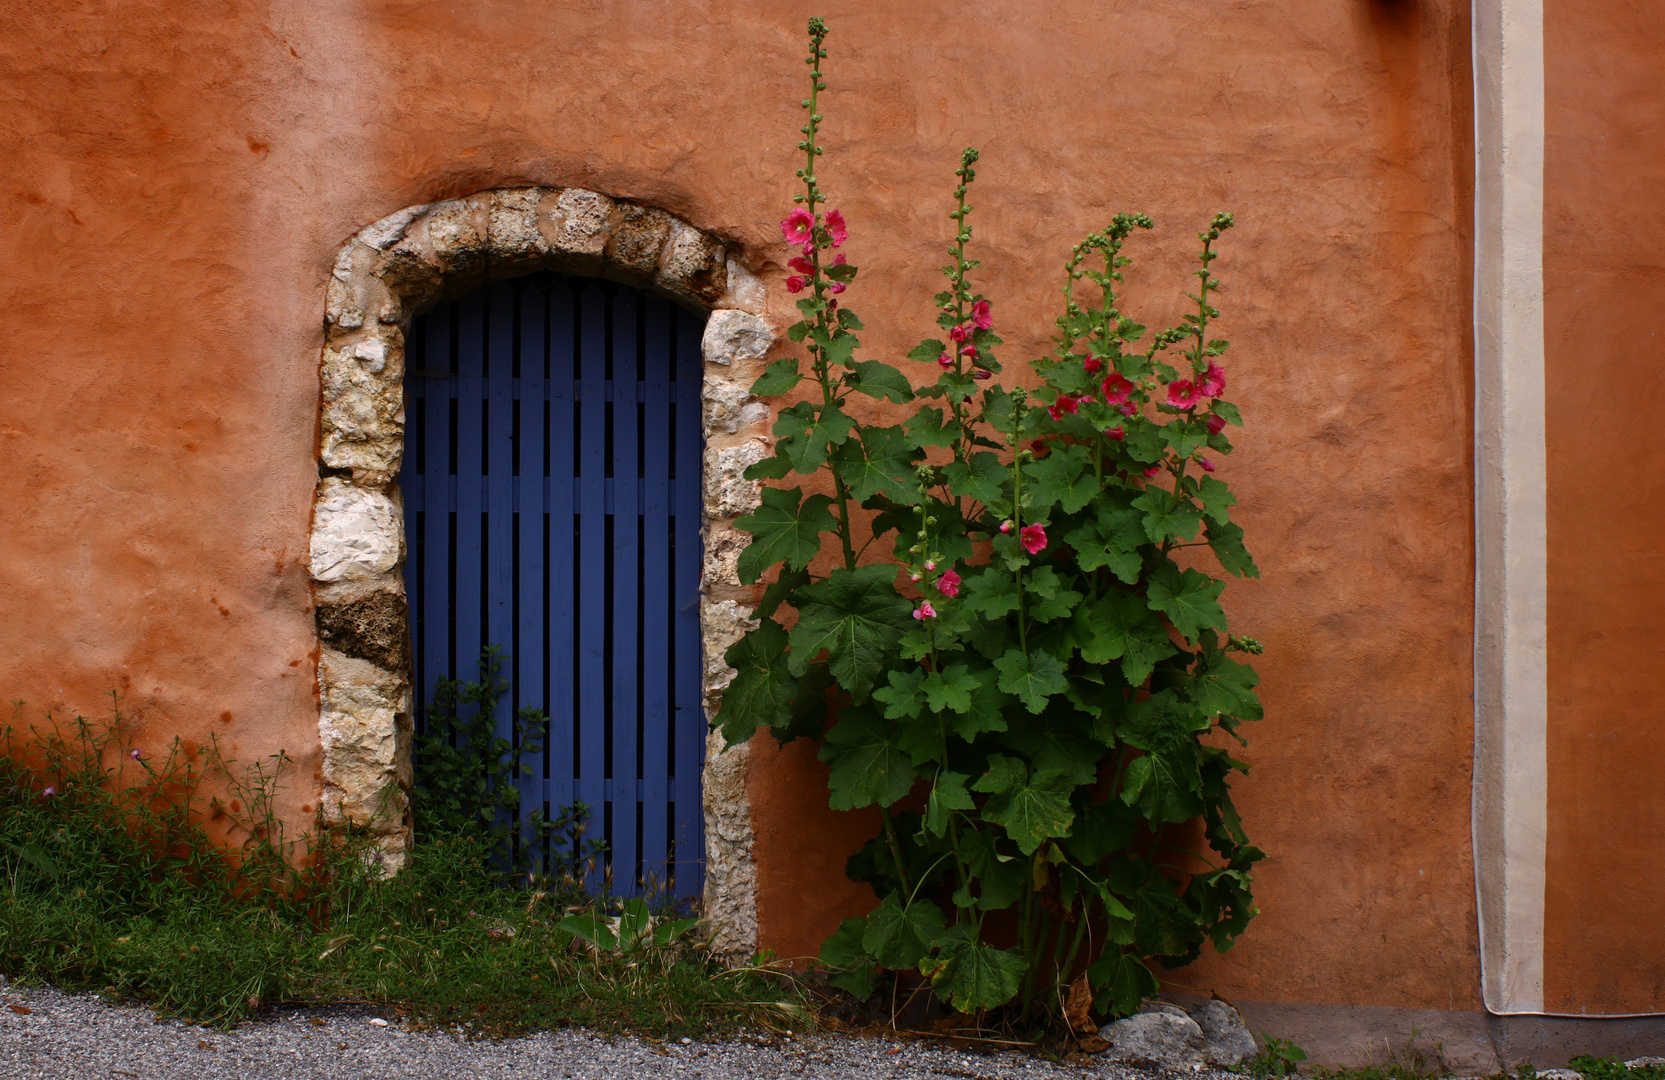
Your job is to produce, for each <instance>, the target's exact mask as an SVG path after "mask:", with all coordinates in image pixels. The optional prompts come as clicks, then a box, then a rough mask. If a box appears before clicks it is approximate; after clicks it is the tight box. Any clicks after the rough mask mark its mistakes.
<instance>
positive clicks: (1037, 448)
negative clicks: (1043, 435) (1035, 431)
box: [1029, 439, 1052, 460]
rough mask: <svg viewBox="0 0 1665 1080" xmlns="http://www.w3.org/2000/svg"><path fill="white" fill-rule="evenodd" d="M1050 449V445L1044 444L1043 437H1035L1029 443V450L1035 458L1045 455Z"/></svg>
mask: <svg viewBox="0 0 1665 1080" xmlns="http://www.w3.org/2000/svg"><path fill="white" fill-rule="evenodd" d="M1051 451H1052V447H1050V446H1048V445H1047V444H1046V440H1045V439H1036V440H1034V441H1033V442H1031V443H1030V444H1029V452H1030V453H1031V454H1034V455H1035V457H1036V459H1037V460H1039V459H1040V458H1044V457H1046V455H1047V454H1048V453H1050V452H1051Z"/></svg>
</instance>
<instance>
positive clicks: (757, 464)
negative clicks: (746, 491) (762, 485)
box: [741, 453, 792, 480]
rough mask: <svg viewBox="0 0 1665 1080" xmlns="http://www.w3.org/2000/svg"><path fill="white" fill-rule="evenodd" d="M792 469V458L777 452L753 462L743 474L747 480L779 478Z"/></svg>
mask: <svg viewBox="0 0 1665 1080" xmlns="http://www.w3.org/2000/svg"><path fill="white" fill-rule="evenodd" d="M791 471H792V459H791V458H789V457H786V456H784V455H782V454H780V453H775V454H773V455H771V456H769V457H766V458H764V459H763V460H762V461H754V462H752V463H751V464H750V465H748V466H746V471H745V472H744V473H742V474H741V475H742V476H744V477H745V478H746V479H747V480H779V479H780V478H781V477H783V476H785V475H786V474H787V473H789V472H791Z"/></svg>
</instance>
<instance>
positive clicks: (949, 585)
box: [937, 570, 960, 600]
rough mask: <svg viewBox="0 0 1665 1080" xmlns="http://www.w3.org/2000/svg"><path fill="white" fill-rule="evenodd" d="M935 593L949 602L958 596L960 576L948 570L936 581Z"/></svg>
mask: <svg viewBox="0 0 1665 1080" xmlns="http://www.w3.org/2000/svg"><path fill="white" fill-rule="evenodd" d="M937 592H939V593H941V594H942V595H944V596H946V597H948V598H949V599H950V600H952V599H954V597H956V596H958V595H960V575H958V574H956V573H955V572H954V571H952V570H950V571H948V572H947V573H945V574H943V575H942V576H941V577H940V578H938V579H937Z"/></svg>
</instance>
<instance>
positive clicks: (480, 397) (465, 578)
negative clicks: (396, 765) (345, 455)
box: [451, 293, 486, 682]
mask: <svg viewBox="0 0 1665 1080" xmlns="http://www.w3.org/2000/svg"><path fill="white" fill-rule="evenodd" d="M485 361H486V357H485V295H484V294H482V293H475V294H473V295H472V296H468V297H465V298H464V299H463V300H461V301H459V302H458V304H457V369H458V375H457V555H456V563H457V569H456V577H455V579H454V581H455V586H454V588H455V593H454V596H455V599H454V600H453V604H452V612H451V614H452V617H453V618H455V619H456V621H457V639H456V640H457V645H456V665H457V676H456V677H457V678H458V679H460V680H462V681H463V682H474V681H475V680H477V679H478V678H479V677H480V670H479V664H480V650H481V648H482V647H484V646H485V644H486V642H485V638H484V631H485V627H484V626H483V625H482V622H483V620H482V618H481V616H482V614H483V610H484V607H485V585H486V582H485V574H484V570H485V567H484V562H485V550H484V545H483V539H484V538H483V537H482V536H481V526H482V525H483V524H484V518H485V449H486V440H485V434H486V433H485V422H484V421H485V382H486V380H485Z"/></svg>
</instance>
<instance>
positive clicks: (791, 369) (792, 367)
mask: <svg viewBox="0 0 1665 1080" xmlns="http://www.w3.org/2000/svg"><path fill="white" fill-rule="evenodd" d="M802 378H803V376H802V375H800V374H798V358H797V357H796V356H787V357H783V358H781V359H779V360H776V361H775V362H774V363H772V364H770V365H769V366H768V367H766V368H764V369H763V374H762V375H760V376H758V379H757V381H756V382H754V383H752V389H751V392H752V395H753V396H754V397H764V398H766V397H779V396H780V395H781V394H785V393H788V392H789V391H791V389H792V388H793V387H794V386H797V385H798V380H799V379H802Z"/></svg>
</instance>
